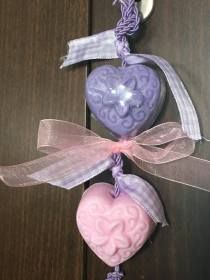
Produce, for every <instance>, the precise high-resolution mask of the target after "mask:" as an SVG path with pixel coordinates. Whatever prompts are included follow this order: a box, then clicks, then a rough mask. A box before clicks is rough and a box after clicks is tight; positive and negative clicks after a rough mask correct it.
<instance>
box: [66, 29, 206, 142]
mask: <svg viewBox="0 0 210 280" xmlns="http://www.w3.org/2000/svg"><path fill="white" fill-rule="evenodd" d="M68 45H69V52H68V54H67V56H66V58H65V60H64V62H63V64H62V65H61V68H63V67H66V66H68V65H72V64H74V63H77V62H81V61H85V60H92V59H113V58H118V51H117V49H118V47H120V42H118V41H117V40H116V37H115V33H114V30H108V31H105V32H102V33H99V34H96V35H93V36H89V37H85V38H81V39H77V40H73V41H70V42H69V43H68ZM124 62H125V63H127V64H136V63H148V62H149V63H153V64H156V65H157V66H158V67H159V68H160V69H161V70H162V72H163V73H164V75H165V77H166V79H167V82H168V85H169V87H170V89H171V92H172V94H173V96H174V98H175V101H176V104H177V107H178V110H179V113H180V118H181V123H182V128H183V130H184V131H185V132H186V133H187V135H188V136H189V137H190V138H192V139H194V140H200V139H202V136H201V132H200V125H199V121H198V116H197V113H196V110H195V108H194V106H193V103H192V101H191V99H190V96H189V94H188V92H187V90H186V88H185V86H184V84H183V83H182V81H181V79H180V78H179V76H178V74H177V73H176V72H175V70H174V69H173V67H172V66H171V65H170V64H169V63H168V62H167V61H166V60H165V59H163V58H161V57H158V56H155V55H147V54H130V55H129V54H127V53H126V54H125V57H124Z"/></svg>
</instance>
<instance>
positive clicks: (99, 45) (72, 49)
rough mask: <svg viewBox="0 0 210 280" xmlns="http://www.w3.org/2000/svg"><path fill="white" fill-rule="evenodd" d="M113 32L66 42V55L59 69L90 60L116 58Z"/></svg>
mask: <svg viewBox="0 0 210 280" xmlns="http://www.w3.org/2000/svg"><path fill="white" fill-rule="evenodd" d="M115 42H116V37H115V33H114V30H108V31H105V32H102V33H99V34H95V35H92V36H88V37H84V38H80V39H76V40H72V41H70V42H68V53H67V55H66V56H65V57H64V61H63V63H62V65H61V66H60V68H61V69H62V68H64V67H67V66H69V65H73V64H75V63H78V62H81V61H85V60H92V59H113V58H118V55H117V51H116V46H115Z"/></svg>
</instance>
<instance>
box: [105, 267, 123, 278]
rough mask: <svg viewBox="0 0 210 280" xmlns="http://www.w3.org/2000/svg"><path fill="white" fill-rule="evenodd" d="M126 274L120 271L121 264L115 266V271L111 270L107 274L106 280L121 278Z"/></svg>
mask: <svg viewBox="0 0 210 280" xmlns="http://www.w3.org/2000/svg"><path fill="white" fill-rule="evenodd" d="M123 276H124V274H123V273H122V272H120V267H119V265H117V266H115V270H114V272H110V273H108V274H107V278H106V280H121V278H123Z"/></svg>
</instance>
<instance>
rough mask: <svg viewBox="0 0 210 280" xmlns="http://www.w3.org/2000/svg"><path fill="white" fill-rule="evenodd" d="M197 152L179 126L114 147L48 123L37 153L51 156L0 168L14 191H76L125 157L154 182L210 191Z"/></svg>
mask: <svg viewBox="0 0 210 280" xmlns="http://www.w3.org/2000/svg"><path fill="white" fill-rule="evenodd" d="M194 148H195V142H194V140H192V139H190V138H189V137H187V135H186V134H185V133H184V132H183V130H182V128H181V125H180V124H179V123H176V122H168V123H163V124H160V125H157V126H155V127H153V128H151V129H149V130H147V131H145V132H143V133H141V134H139V135H137V136H136V137H133V138H130V139H127V140H120V141H118V142H115V141H112V140H109V139H105V138H102V137H100V136H99V135H97V134H96V133H94V132H92V131H90V130H88V129H86V128H84V127H82V126H80V125H77V124H75V123H71V122H66V121H59V120H51V119H48V120H42V121H41V122H40V126H39V132H38V150H39V151H42V152H44V153H45V154H47V155H46V156H43V157H41V158H39V159H36V160H33V161H29V162H26V163H23V164H18V165H14V166H5V167H0V176H1V180H2V181H4V182H5V184H7V185H9V186H16V187H22V186H31V185H38V184H40V183H49V184H52V185H56V186H59V187H62V188H66V189H71V188H73V187H75V186H77V185H79V184H81V183H83V182H85V181H87V180H89V179H91V178H93V177H94V176H96V175H98V174H99V173H101V172H103V171H104V170H106V169H109V168H111V167H112V166H113V165H114V164H115V163H114V160H113V157H112V156H113V154H116V153H123V154H124V155H126V156H127V157H128V158H129V159H131V160H132V161H133V162H135V163H136V164H137V166H138V167H139V168H141V169H143V170H144V171H146V172H149V173H151V174H154V175H155V176H158V177H163V178H166V179H168V180H172V181H177V182H180V183H183V184H187V185H191V186H193V187H197V188H202V189H204V190H207V191H210V184H209V182H210V181H209V179H210V175H209V174H210V172H209V171H210V162H209V161H206V160H202V159H198V158H195V157H192V156H190V155H191V154H192V153H193V152H194ZM183 170H184V171H183ZM196 170H199V173H201V174H199V175H198V174H197V173H196Z"/></svg>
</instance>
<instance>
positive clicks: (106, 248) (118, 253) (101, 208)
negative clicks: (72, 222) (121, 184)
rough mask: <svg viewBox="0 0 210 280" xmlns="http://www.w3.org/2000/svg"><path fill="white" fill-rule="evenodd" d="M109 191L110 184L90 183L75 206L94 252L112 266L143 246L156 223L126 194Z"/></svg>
mask: <svg viewBox="0 0 210 280" xmlns="http://www.w3.org/2000/svg"><path fill="white" fill-rule="evenodd" d="M111 191H112V185H110V184H106V183H98V184H95V185H93V186H91V187H90V188H89V189H88V190H87V191H86V192H85V194H84V195H83V197H82V200H81V202H80V205H79V207H78V211H77V225H78V228H79V231H80V233H81V234H82V236H83V238H84V240H85V241H86V242H87V244H88V245H89V246H90V248H91V249H92V250H93V251H94V252H95V254H96V255H97V256H98V257H99V258H101V259H102V260H103V261H104V262H105V263H106V264H108V265H110V266H115V265H118V264H120V263H122V262H124V261H125V260H127V259H129V258H130V257H131V256H133V255H134V254H135V253H136V252H137V251H138V250H139V249H140V248H141V247H142V246H143V244H144V243H145V241H146V240H147V239H148V237H149V235H150V234H151V232H152V231H153V230H154V228H155V224H154V222H153V221H152V220H151V218H150V217H149V216H148V215H147V214H146V213H145V212H144V210H143V209H142V208H141V207H140V206H139V205H138V204H136V202H135V201H134V200H132V199H131V198H130V197H129V196H128V195H126V194H125V193H121V195H120V196H119V197H118V198H117V199H114V198H113V196H112V195H111Z"/></svg>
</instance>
